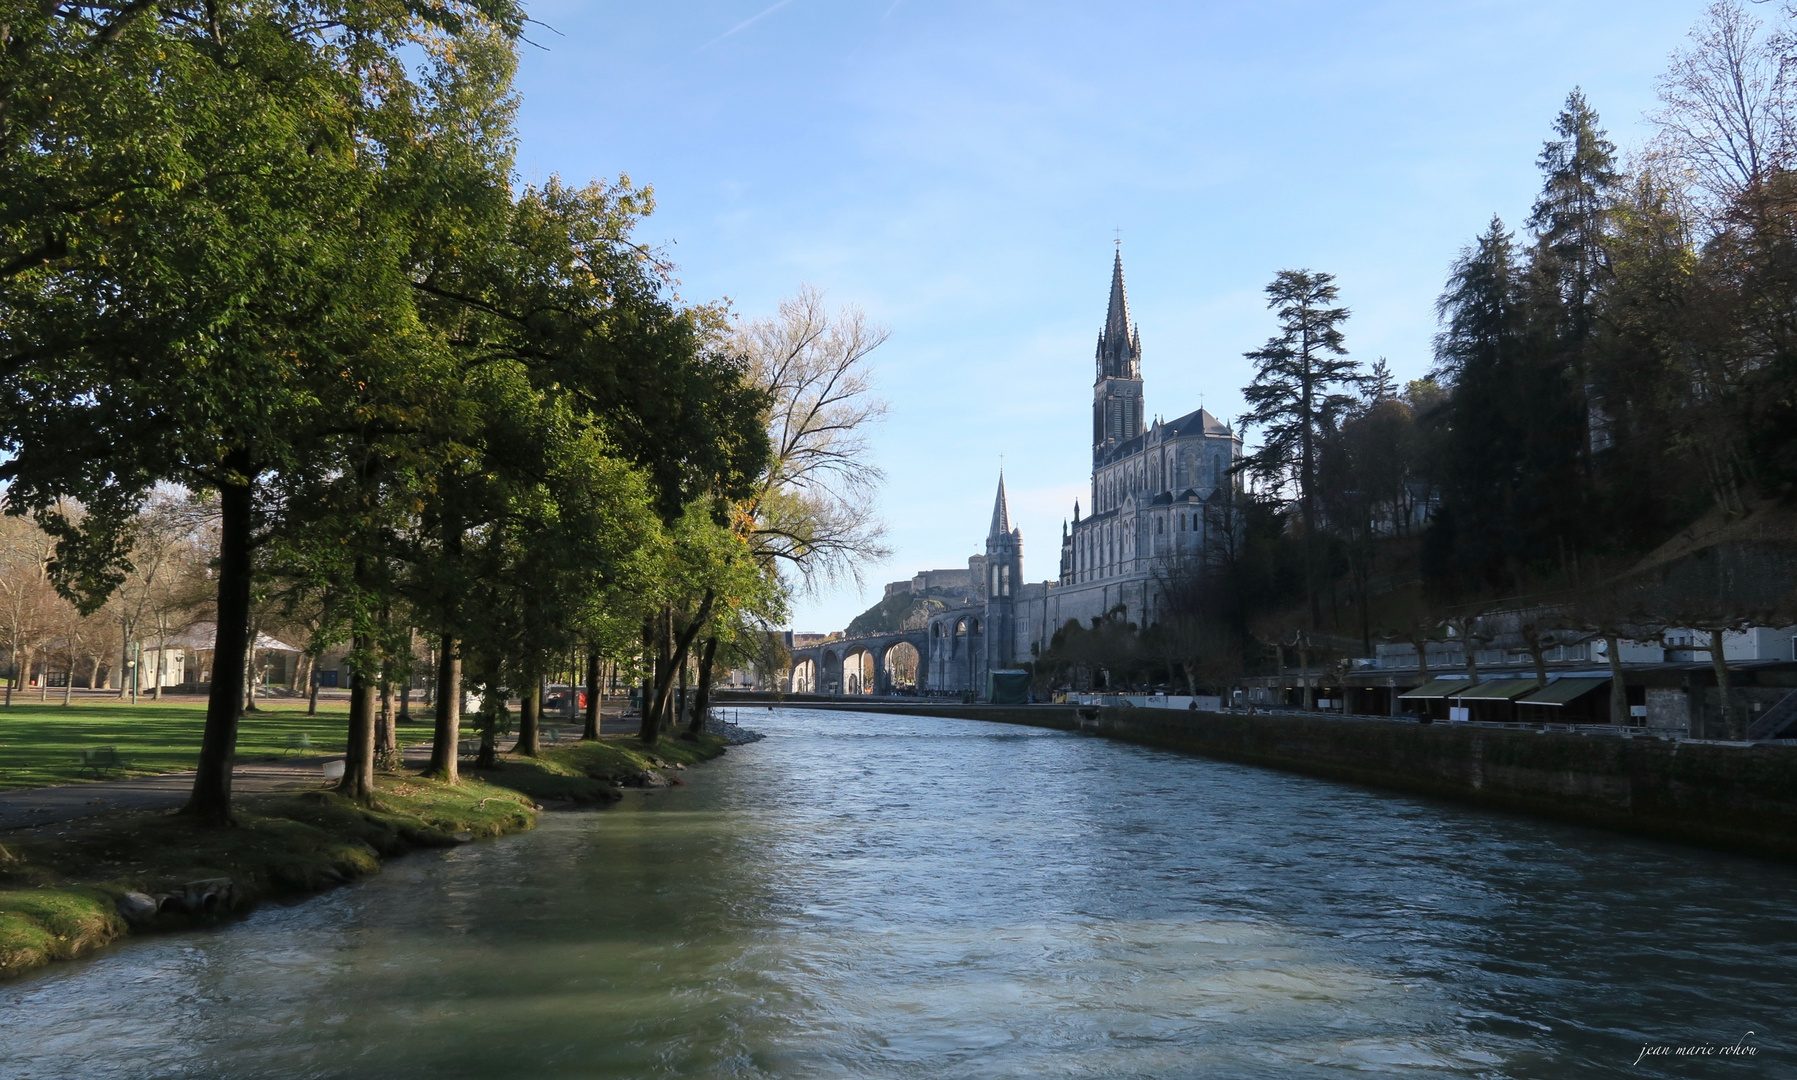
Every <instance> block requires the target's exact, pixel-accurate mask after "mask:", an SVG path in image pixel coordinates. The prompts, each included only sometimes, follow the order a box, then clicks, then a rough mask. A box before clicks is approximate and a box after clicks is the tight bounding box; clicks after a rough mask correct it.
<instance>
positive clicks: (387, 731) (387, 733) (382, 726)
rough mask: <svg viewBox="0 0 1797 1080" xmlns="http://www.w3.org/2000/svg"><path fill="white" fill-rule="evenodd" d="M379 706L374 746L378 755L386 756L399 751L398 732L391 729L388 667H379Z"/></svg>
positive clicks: (391, 709) (390, 688)
mask: <svg viewBox="0 0 1797 1080" xmlns="http://www.w3.org/2000/svg"><path fill="white" fill-rule="evenodd" d="M380 693H381V708H380V712H379V713H378V714H376V715H377V722H376V724H375V727H374V747H375V750H376V751H377V753H378V754H379V756H381V757H383V758H384V757H386V756H388V755H390V754H394V753H397V752H398V751H399V733H398V732H396V731H395V730H394V729H393V680H392V679H391V678H390V677H389V676H388V669H387V668H386V667H385V666H383V667H382V668H381V680H380Z"/></svg>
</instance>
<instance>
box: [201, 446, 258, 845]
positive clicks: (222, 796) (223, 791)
mask: <svg viewBox="0 0 1797 1080" xmlns="http://www.w3.org/2000/svg"><path fill="white" fill-rule="evenodd" d="M251 496H252V492H251V490H250V484H249V483H248V482H247V481H246V482H245V483H243V484H228V485H223V486H221V487H220V488H219V538H218V541H219V567H218V636H217V637H216V639H215V640H214V641H213V645H212V650H213V651H212V659H213V671H212V690H211V693H210V694H209V695H208V697H207V700H206V728H205V732H204V734H202V735H201V737H200V760H199V766H198V769H197V770H196V772H195V774H194V778H193V794H192V795H191V796H190V797H189V798H188V800H187V806H186V808H185V810H184V812H185V813H188V814H192V815H193V816H195V817H198V818H200V819H201V820H202V821H205V822H207V823H209V824H214V825H224V824H229V823H230V821H231V767H232V764H233V762H234V759H235V758H236V755H237V721H238V718H239V717H240V716H241V714H240V713H239V712H238V709H239V707H240V705H241V702H242V701H243V683H242V679H243V659H244V655H245V654H246V653H247V652H248V651H249V630H250V583H251V582H250V577H251V569H250V528H251V522H250V514H251V512H252V511H251V505H252V498H251Z"/></svg>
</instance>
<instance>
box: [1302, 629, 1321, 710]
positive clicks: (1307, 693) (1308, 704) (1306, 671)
mask: <svg viewBox="0 0 1797 1080" xmlns="http://www.w3.org/2000/svg"><path fill="white" fill-rule="evenodd" d="M1298 670H1299V671H1300V672H1302V674H1301V675H1299V676H1298V678H1299V680H1300V681H1301V684H1302V686H1303V688H1304V710H1305V711H1306V712H1309V711H1311V710H1313V709H1315V708H1316V707H1317V696H1316V690H1315V688H1314V687H1312V686H1311V684H1310V649H1309V647H1308V646H1303V645H1300V646H1299V647H1298Z"/></svg>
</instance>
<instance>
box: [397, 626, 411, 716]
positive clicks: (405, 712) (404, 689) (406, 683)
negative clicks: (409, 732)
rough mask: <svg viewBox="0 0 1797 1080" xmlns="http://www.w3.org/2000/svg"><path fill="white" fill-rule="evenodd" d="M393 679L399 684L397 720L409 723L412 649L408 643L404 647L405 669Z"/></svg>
mask: <svg viewBox="0 0 1797 1080" xmlns="http://www.w3.org/2000/svg"><path fill="white" fill-rule="evenodd" d="M395 681H396V682H398V684H399V719H398V721H397V722H398V723H401V724H409V723H411V722H412V650H411V647H410V645H409V644H408V646H407V648H406V662H405V669H404V670H403V671H401V672H400V673H399V678H398V679H397V680H395Z"/></svg>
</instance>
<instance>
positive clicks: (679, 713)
mask: <svg viewBox="0 0 1797 1080" xmlns="http://www.w3.org/2000/svg"><path fill="white" fill-rule="evenodd" d="M688 666H689V665H688V663H687V660H686V659H685V658H682V659H681V661H680V692H679V694H678V696H676V697H675V698H674V721H673V723H671V724H669V725H668V727H669V728H675V727H678V726H680V721H681V720H682V719H684V718H685V716H686V703H687V700H688V698H687V696H686V669H687V667H688Z"/></svg>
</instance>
